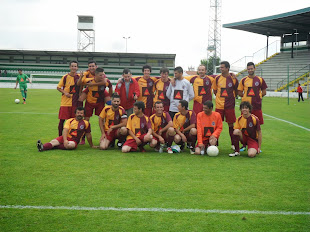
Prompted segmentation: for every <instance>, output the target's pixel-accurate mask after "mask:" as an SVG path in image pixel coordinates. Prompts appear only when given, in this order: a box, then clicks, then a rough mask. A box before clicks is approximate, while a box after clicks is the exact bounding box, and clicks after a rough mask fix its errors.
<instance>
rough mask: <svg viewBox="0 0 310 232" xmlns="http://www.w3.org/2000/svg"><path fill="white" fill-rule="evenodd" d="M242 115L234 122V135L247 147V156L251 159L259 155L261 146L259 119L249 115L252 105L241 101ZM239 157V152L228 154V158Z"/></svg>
mask: <svg viewBox="0 0 310 232" xmlns="http://www.w3.org/2000/svg"><path fill="white" fill-rule="evenodd" d="M240 111H241V113H242V115H241V116H240V117H239V118H238V119H237V120H236V123H235V126H234V135H237V136H239V139H240V141H241V142H242V143H243V144H245V145H247V146H248V156H249V157H251V158H253V157H255V156H256V154H259V152H260V148H261V145H262V131H261V128H260V122H259V119H258V118H257V117H256V116H255V115H253V114H251V111H252V105H251V104H250V103H249V102H247V101H243V102H241V104H240ZM237 155H240V153H239V151H236V152H235V153H232V154H229V156H231V157H232V156H237Z"/></svg>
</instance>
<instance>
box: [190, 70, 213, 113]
mask: <svg viewBox="0 0 310 232" xmlns="http://www.w3.org/2000/svg"><path fill="white" fill-rule="evenodd" d="M206 73H207V69H206V66H204V65H203V64H201V65H199V67H198V74H199V76H197V75H196V76H192V77H190V79H187V80H188V81H189V82H190V83H191V84H192V85H193V88H194V93H195V98H194V106H193V111H194V112H195V114H196V115H198V113H200V112H201V111H202V110H203V104H202V103H203V102H206V101H208V100H209V101H212V83H213V81H214V78H213V77H212V76H207V75H206Z"/></svg>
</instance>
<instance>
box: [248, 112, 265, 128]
mask: <svg viewBox="0 0 310 232" xmlns="http://www.w3.org/2000/svg"><path fill="white" fill-rule="evenodd" d="M251 113H252V114H254V115H255V116H256V117H258V119H259V123H260V124H261V125H263V124H264V118H263V112H262V110H252V112H251Z"/></svg>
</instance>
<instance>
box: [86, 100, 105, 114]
mask: <svg viewBox="0 0 310 232" xmlns="http://www.w3.org/2000/svg"><path fill="white" fill-rule="evenodd" d="M104 106H105V103H104V102H100V103H89V102H87V101H86V103H85V117H91V116H92V115H93V111H94V109H95V115H98V116H99V115H100V113H101V111H102V110H103V108H104Z"/></svg>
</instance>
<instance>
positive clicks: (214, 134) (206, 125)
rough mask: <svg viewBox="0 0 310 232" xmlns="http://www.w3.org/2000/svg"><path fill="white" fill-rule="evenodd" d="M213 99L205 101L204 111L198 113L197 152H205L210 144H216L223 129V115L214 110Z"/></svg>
mask: <svg viewBox="0 0 310 232" xmlns="http://www.w3.org/2000/svg"><path fill="white" fill-rule="evenodd" d="M212 110H213V103H212V101H209V100H208V101H206V102H204V103H203V112H200V113H198V115H197V140H198V144H197V147H196V149H195V154H197V155H199V154H201V151H203V152H202V154H204V151H205V149H207V148H208V146H209V145H211V146H212V145H213V146H216V145H217V144H218V139H219V137H220V134H221V132H222V130H223V122H222V117H221V115H220V114H219V113H218V112H213V111H212Z"/></svg>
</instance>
